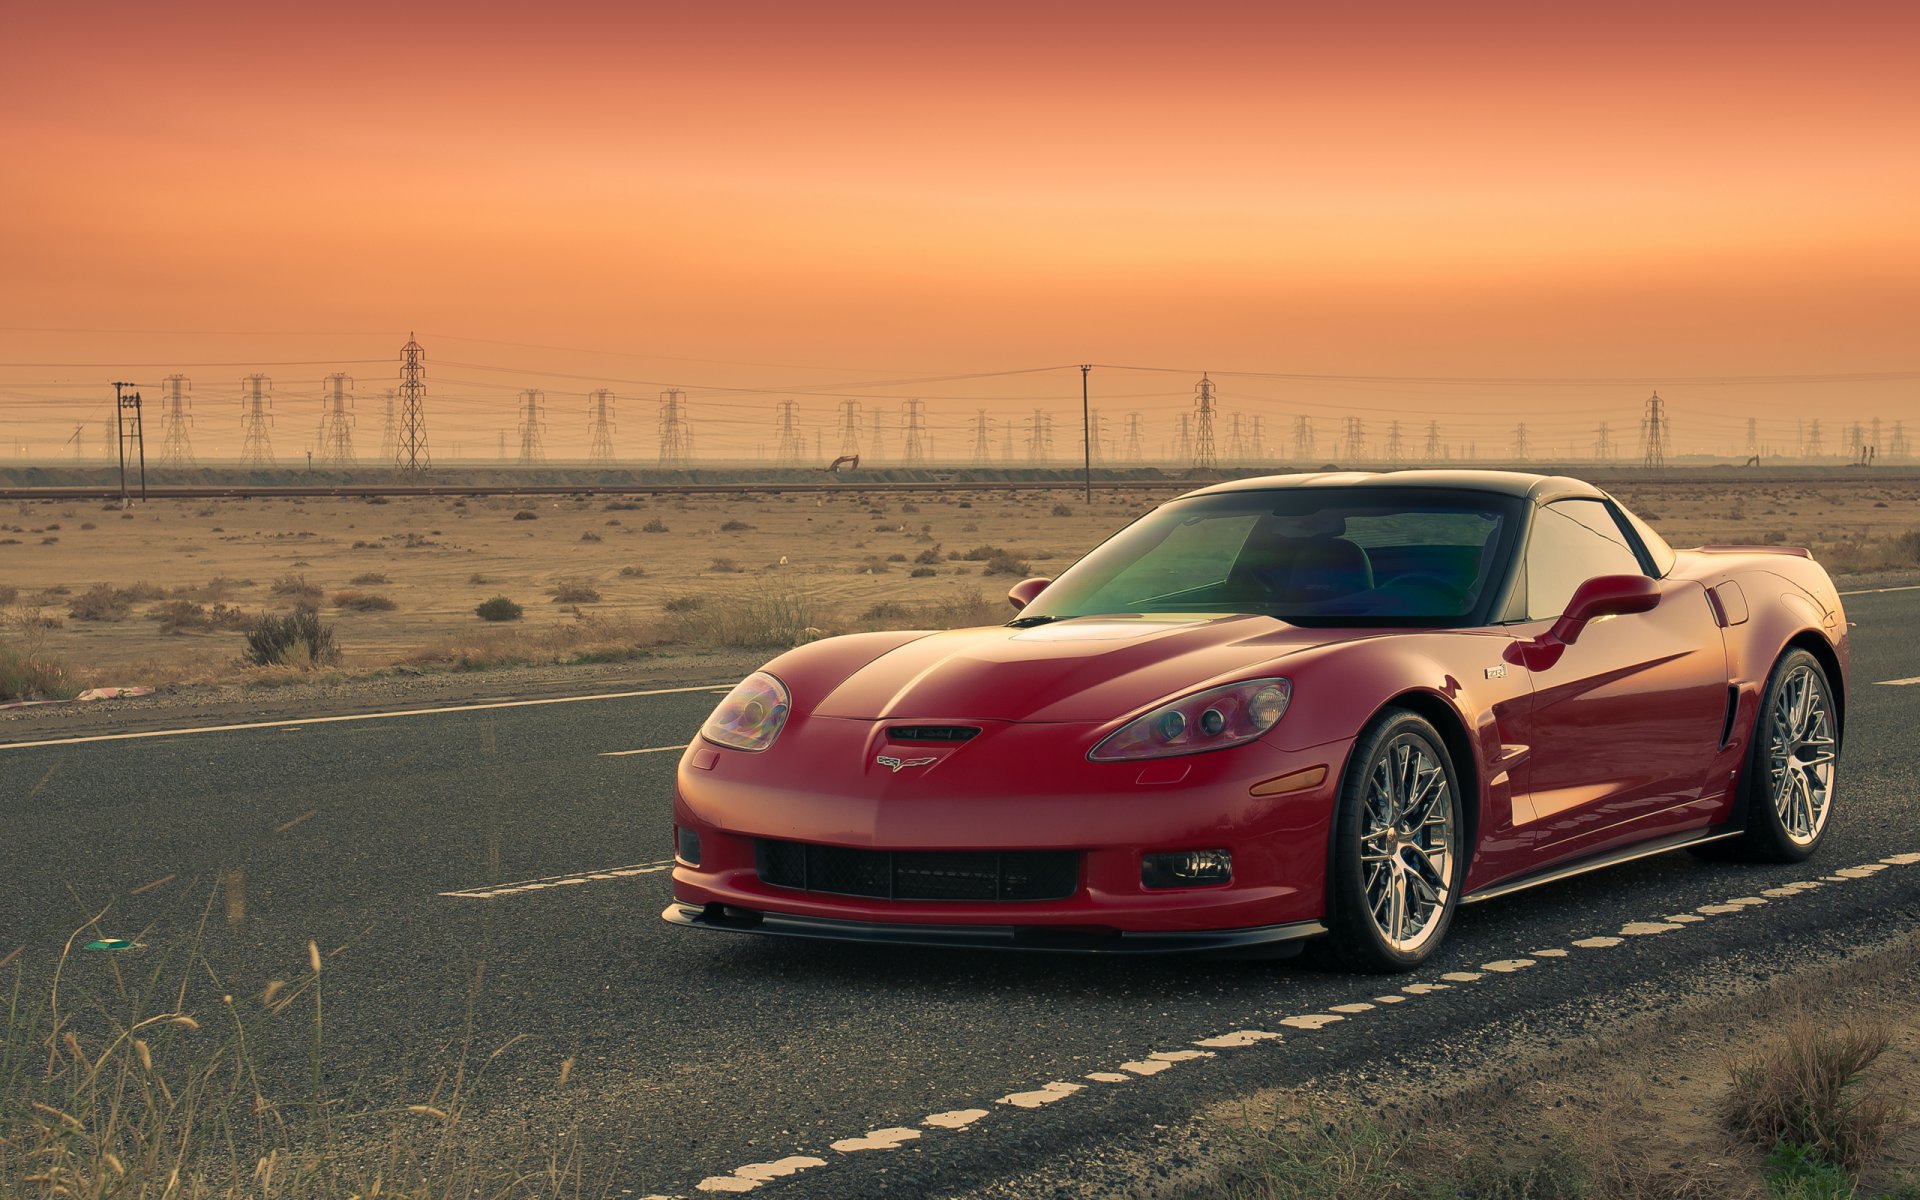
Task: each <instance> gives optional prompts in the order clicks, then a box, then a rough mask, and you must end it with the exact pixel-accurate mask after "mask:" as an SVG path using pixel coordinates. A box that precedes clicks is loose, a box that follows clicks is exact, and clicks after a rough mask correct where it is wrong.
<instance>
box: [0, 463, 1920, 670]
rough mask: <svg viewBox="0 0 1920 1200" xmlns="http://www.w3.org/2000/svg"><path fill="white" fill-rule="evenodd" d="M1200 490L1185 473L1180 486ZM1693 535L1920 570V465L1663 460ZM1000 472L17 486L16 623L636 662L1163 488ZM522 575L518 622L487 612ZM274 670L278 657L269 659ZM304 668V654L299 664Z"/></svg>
mask: <svg viewBox="0 0 1920 1200" xmlns="http://www.w3.org/2000/svg"><path fill="white" fill-rule="evenodd" d="M1174 490H1175V489H1173V488H1169V489H1168V494H1171V493H1172V491H1174ZM1614 490H1615V492H1616V494H1618V495H1619V496H1620V497H1621V498H1622V499H1623V500H1624V501H1625V502H1626V503H1627V504H1628V505H1629V506H1631V507H1633V508H1635V509H1636V511H1639V512H1641V513H1642V514H1643V515H1645V516H1646V517H1647V518H1648V519H1649V520H1650V521H1651V522H1652V523H1653V524H1654V525H1655V526H1656V527H1658V528H1659V529H1661V530H1662V532H1663V533H1664V534H1665V535H1666V536H1667V537H1668V538H1669V539H1670V540H1671V541H1673V542H1674V543H1675V544H1676V545H1680V546H1691V545H1699V544H1703V543H1712V542H1769V543H1785V544H1790V545H1808V546H1811V547H1813V549H1814V550H1815V552H1816V554H1817V555H1818V556H1819V557H1820V558H1821V559H1822V561H1824V562H1826V563H1827V565H1828V567H1829V569H1830V570H1832V571H1834V572H1835V574H1836V575H1837V576H1841V577H1844V578H1845V579H1847V580H1849V581H1852V582H1854V583H1856V584H1862V583H1864V584H1880V583H1889V582H1900V581H1902V580H1903V579H1906V578H1907V576H1906V575H1903V574H1902V572H1903V571H1906V572H1911V571H1914V570H1917V569H1920V479H1916V478H1913V477H1860V478H1845V477H1840V478H1836V479H1834V480H1832V481H1820V482H1814V483H1805V482H1776V483H1770V482H1768V481H1767V480H1766V478H1765V477H1764V476H1742V477H1738V478H1733V479H1730V480H1729V481H1727V482H1725V483H1719V482H1714V483H1702V482H1671V483H1669V482H1639V483H1627V484H1623V485H1619V486H1617V487H1616V488H1615V489H1614ZM1163 498H1164V496H1163V495H1160V494H1158V493H1150V492H1141V491H1125V492H1114V491H1102V490H1099V489H1098V488H1096V490H1095V493H1094V499H1093V502H1092V504H1091V505H1089V504H1087V503H1086V502H1085V501H1084V500H1083V498H1082V497H1081V496H1080V495H1079V494H1077V493H1069V492H1054V493H1042V492H1028V493H1011V494H1010V493H1007V492H1004V491H995V490H992V489H990V488H982V489H979V490H973V491H964V492H940V493H924V494H912V495H900V494H889V495H881V496H871V495H861V494H838V495H826V496H819V495H793V494H784V495H783V494H760V495H756V494H742V495H702V496H692V497H684V498H683V497H674V496H667V497H647V498H641V497H634V498H619V499H610V498H604V497H601V498H592V499H587V498H576V497H543V498H538V499H534V498H525V497H485V498H473V499H466V500H461V499H453V498H396V499H392V500H385V499H380V498H375V499H372V500H357V499H304V500H303V499H287V498H259V499H250V500H218V501H182V500H167V501H157V502H150V503H147V504H143V505H142V504H136V505H134V506H133V507H132V508H130V509H128V510H125V511H123V510H122V509H121V508H120V506H119V505H118V504H117V503H111V504H105V505H102V504H100V503H97V502H84V503H83V502H75V501H53V502H15V503H10V504H9V505H7V506H6V508H5V509H0V622H4V624H3V625H0V644H5V645H10V646H11V647H12V648H13V649H14V650H15V651H16V653H18V652H23V651H24V652H28V653H31V654H34V655H37V656H41V657H43V658H50V659H52V660H55V661H57V662H59V663H61V664H63V665H64V668H65V672H66V675H67V678H68V679H69V681H70V682H71V683H72V684H73V685H75V686H90V685H154V684H162V683H193V682H204V681H209V680H214V679H232V678H244V677H246V676H248V675H249V674H250V673H252V674H256V675H259V674H261V673H260V672H258V671H257V670H255V671H253V672H250V671H249V669H248V668H247V667H246V666H245V665H244V664H243V663H242V661H241V658H240V655H241V650H242V649H243V647H244V644H245V629H246V627H247V625H248V624H249V622H250V621H251V619H252V618H253V617H255V616H256V615H258V614H261V613H275V612H285V611H289V610H291V609H292V608H293V607H294V606H295V605H297V604H300V603H306V604H310V605H313V606H317V607H318V609H319V611H320V613H321V616H322V619H323V620H324V621H325V622H327V623H329V624H331V625H332V626H333V631H334V637H335V640H336V642H337V643H338V646H339V650H340V657H339V660H338V662H337V664H334V669H335V670H337V671H346V672H371V671H378V670H383V669H390V668H396V667H398V668H401V669H437V668H443V667H453V668H460V667H467V668H472V667H481V666H500V665H515V664H521V663H529V664H537V663H556V662H558V663H567V662H591V661H609V660H617V659H619V658H621V657H641V656H650V655H654V654H670V653H672V652H674V650H675V649H676V648H682V649H684V648H688V647H706V648H717V647H746V648H773V647H777V646H778V645H780V644H782V643H783V642H786V643H789V644H790V642H791V641H792V640H795V639H797V638H799V637H805V636H816V635H815V634H809V633H808V632H807V631H808V630H818V631H821V632H827V633H832V632H842V631H847V630H853V629H859V628H873V627H880V626H893V627H916V626H943V625H947V626H950V625H959V624H971V623H981V622H985V621H995V620H1000V619H1002V618H1003V617H1004V615H1005V614H1006V612H1007V611H1008V610H1007V608H1006V606H1005V602H1004V600H1003V599H1002V597H1003V596H1004V593H1005V591H1006V589H1007V587H1008V586H1009V585H1010V584H1012V583H1014V582H1016V581H1017V580H1018V579H1020V578H1022V577H1024V576H1026V575H1029V574H1035V575H1052V574H1055V573H1057V572H1058V571H1059V570H1061V569H1062V568H1064V567H1065V566H1066V565H1067V564H1068V563H1071V562H1072V561H1073V560H1074V559H1075V558H1077V557H1078V556H1079V555H1081V554H1083V553H1084V552H1085V551H1087V550H1088V549H1089V548H1091V547H1092V546H1094V545H1095V544H1097V543H1098V542H1099V540H1100V539H1101V538H1102V537H1104V536H1105V535H1107V534H1108V533H1110V532H1112V531H1113V530H1115V529H1116V528H1118V527H1120V526H1121V525H1123V524H1124V523H1125V522H1127V521H1128V520H1130V519H1132V518H1133V517H1135V516H1138V515H1139V514H1140V513H1142V512H1144V511H1146V509H1147V508H1149V507H1150V506H1151V505H1152V504H1153V503H1154V502H1156V501H1157V500H1159V499H1163ZM498 596H504V597H506V598H507V599H509V600H511V601H513V602H514V603H515V604H517V605H519V606H520V607H521V610H522V613H523V615H522V616H521V617H520V618H519V619H517V620H511V621H501V622H488V621H485V620H482V619H481V618H480V617H479V616H477V615H476V613H475V608H476V606H477V605H479V604H480V603H481V602H483V601H486V600H488V599H490V598H493V597H498ZM263 678H264V676H263ZM282 678H283V679H284V675H283V676H282Z"/></svg>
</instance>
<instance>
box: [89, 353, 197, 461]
mask: <svg viewBox="0 0 1920 1200" xmlns="http://www.w3.org/2000/svg"><path fill="white" fill-rule="evenodd" d="M191 390H192V385H191V384H190V383H189V382H188V381H187V377H186V376H185V375H169V376H167V377H166V378H165V379H163V380H161V382H160V465H161V466H163V467H191V466H193V465H194V464H193V443H192V442H190V441H189V440H188V439H187V427H188V426H190V425H192V424H193V414H192V412H191V411H190V410H191V409H192V408H193V399H192V397H191V396H189V395H188V392H190V391H191ZM79 453H80V445H79V435H78V434H77V433H76V434H75V435H74V454H75V455H76V456H78V454H79Z"/></svg>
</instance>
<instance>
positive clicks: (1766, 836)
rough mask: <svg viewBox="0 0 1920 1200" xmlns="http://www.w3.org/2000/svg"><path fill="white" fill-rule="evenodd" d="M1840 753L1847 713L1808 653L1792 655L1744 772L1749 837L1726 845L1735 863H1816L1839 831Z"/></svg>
mask: <svg viewBox="0 0 1920 1200" xmlns="http://www.w3.org/2000/svg"><path fill="white" fill-rule="evenodd" d="M1802 697H1805V699H1804V701H1803V700H1802V699H1801V698H1802ZM1839 749H1840V710H1839V706H1838V704H1837V703H1836V702H1835V700H1834V694H1833V683H1832V681H1831V680H1830V679H1828V678H1827V671H1826V668H1825V667H1823V666H1821V665H1820V660H1819V659H1817V658H1815V657H1814V656H1813V655H1812V654H1809V653H1808V652H1807V651H1805V650H1801V649H1798V648H1795V649H1790V650H1788V651H1787V652H1786V653H1785V654H1782V655H1781V656H1780V660H1779V661H1778V662H1776V663H1774V664H1773V670H1772V671H1771V672H1769V673H1768V675H1767V686H1766V690H1764V691H1763V692H1761V694H1760V714H1759V716H1758V717H1756V718H1755V719H1754V725H1753V744H1752V745H1751V746H1749V747H1748V748H1747V761H1746V765H1745V768H1744V769H1743V770H1742V771H1741V772H1740V797H1739V804H1740V811H1742V812H1744V813H1745V814H1746V829H1745V830H1744V831H1743V832H1742V833H1741V834H1740V836H1739V837H1737V838H1729V839H1728V840H1727V841H1725V842H1723V843H1720V844H1721V845H1724V846H1725V847H1726V848H1727V853H1728V856H1729V857H1732V858H1735V859H1739V860H1742V861H1745V862H1769V863H1794V862H1803V861H1805V860H1806V859H1808V858H1810V857H1812V855H1813V852H1814V851H1815V850H1818V849H1819V848H1820V843H1821V842H1822V841H1824V840H1825V839H1826V836H1827V827H1828V826H1829V825H1830V824H1832V817H1833V786H1834V781H1835V775H1836V773H1837V768H1838V767H1839V761H1838V759H1839Z"/></svg>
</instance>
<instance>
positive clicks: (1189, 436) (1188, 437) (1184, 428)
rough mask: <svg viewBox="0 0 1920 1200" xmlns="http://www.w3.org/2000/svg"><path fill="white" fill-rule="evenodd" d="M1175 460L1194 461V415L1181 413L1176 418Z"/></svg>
mask: <svg viewBox="0 0 1920 1200" xmlns="http://www.w3.org/2000/svg"><path fill="white" fill-rule="evenodd" d="M1174 430H1175V434H1174V444H1173V450H1174V454H1173V456H1174V458H1175V459H1177V460H1179V461H1180V462H1192V461H1193V414H1192V413H1181V414H1180V415H1179V416H1178V417H1176V418H1174Z"/></svg>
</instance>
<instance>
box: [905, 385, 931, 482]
mask: <svg viewBox="0 0 1920 1200" xmlns="http://www.w3.org/2000/svg"><path fill="white" fill-rule="evenodd" d="M900 414H901V424H902V425H903V426H904V427H905V430H906V434H905V437H904V439H903V442H904V444H903V445H902V446H901V449H900V461H901V462H903V463H905V464H906V465H907V466H909V467H922V466H925V465H926V463H927V444H926V443H927V405H926V402H925V401H924V400H908V401H906V402H905V403H903V404H902V405H901V406H900Z"/></svg>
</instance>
